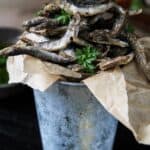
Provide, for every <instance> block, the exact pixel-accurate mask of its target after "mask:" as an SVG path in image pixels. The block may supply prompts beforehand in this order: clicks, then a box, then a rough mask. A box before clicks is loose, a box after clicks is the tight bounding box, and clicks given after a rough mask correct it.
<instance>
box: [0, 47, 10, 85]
mask: <svg viewBox="0 0 150 150" xmlns="http://www.w3.org/2000/svg"><path fill="white" fill-rule="evenodd" d="M7 46H8V44H0V50H1V49H3V48H5V47H7ZM6 60H7V59H6V57H3V56H0V84H3V83H7V82H8V72H7V70H6Z"/></svg>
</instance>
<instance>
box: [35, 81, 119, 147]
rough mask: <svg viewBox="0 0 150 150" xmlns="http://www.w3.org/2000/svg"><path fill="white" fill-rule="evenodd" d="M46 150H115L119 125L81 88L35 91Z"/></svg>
mask: <svg viewBox="0 0 150 150" xmlns="http://www.w3.org/2000/svg"><path fill="white" fill-rule="evenodd" d="M34 95H35V103H36V110H37V115H38V121H39V127H40V132H41V137H42V143H43V150H112V146H113V143H114V138H115V134H116V127H117V121H116V120H115V119H114V118H113V117H112V116H111V115H110V114H109V113H108V112H106V110H105V109H104V108H103V106H102V105H101V104H100V103H99V102H98V101H97V100H96V98H95V97H94V96H93V95H92V94H91V92H90V91H89V90H88V88H87V87H85V86H84V85H82V84H75V85H74V84H65V83H56V84H54V85H53V86H51V87H50V88H49V89H48V90H47V91H46V92H40V91H37V90H35V91H34Z"/></svg>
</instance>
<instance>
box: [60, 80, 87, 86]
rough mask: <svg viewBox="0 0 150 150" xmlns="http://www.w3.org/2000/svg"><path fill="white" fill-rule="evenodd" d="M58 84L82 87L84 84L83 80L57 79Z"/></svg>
mask: <svg viewBox="0 0 150 150" xmlns="http://www.w3.org/2000/svg"><path fill="white" fill-rule="evenodd" d="M58 83H59V84H61V85H65V86H74V87H78V86H81V87H84V86H85V84H84V83H83V82H67V81H58Z"/></svg>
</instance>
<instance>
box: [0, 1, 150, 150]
mask: <svg viewBox="0 0 150 150" xmlns="http://www.w3.org/2000/svg"><path fill="white" fill-rule="evenodd" d="M43 2H44V0H26V1H24V0H13V1H10V0H0V29H1V31H2V30H4V29H5V32H3V34H2V32H1V31H0V32H1V33H0V36H1V38H0V39H3V38H4V35H5V34H6V33H7V31H8V29H6V27H9V28H11V29H12V28H15V29H22V28H21V23H22V21H23V20H26V19H28V18H31V17H33V16H34V14H35V12H37V11H38V10H39V8H40V6H41V4H42V3H43ZM117 2H118V3H119V4H120V5H122V6H124V7H126V8H128V7H129V4H132V7H134V8H139V7H143V9H144V12H143V14H141V15H140V16H137V17H132V18H131V23H132V24H133V25H134V26H135V27H134V28H135V30H136V32H137V33H138V34H139V35H140V36H143V35H146V36H148V35H150V26H149V25H150V8H149V6H150V0H145V1H141V0H134V2H133V1H132V2H131V1H130V0H117ZM4 27H5V28H4ZM13 31H14V29H13ZM18 34H19V33H18ZM16 36H17V35H16ZM127 149H133V150H150V146H145V145H141V144H138V143H137V142H136V141H135V138H134V137H133V135H132V133H131V132H130V131H129V130H128V129H127V128H125V127H124V126H122V125H121V124H120V123H119V125H118V130H117V135H116V139H115V144H114V150H127ZM0 150H42V146H41V139H40V134H39V128H38V122H37V116H36V111H35V105H34V97H33V91H32V89H30V88H29V87H27V86H23V85H20V84H17V85H14V86H12V87H10V86H7V85H5V86H0Z"/></svg>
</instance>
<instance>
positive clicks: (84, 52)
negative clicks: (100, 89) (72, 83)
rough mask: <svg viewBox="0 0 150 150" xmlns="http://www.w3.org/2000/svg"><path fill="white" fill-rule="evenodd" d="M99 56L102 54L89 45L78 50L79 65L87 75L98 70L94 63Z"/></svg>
mask: <svg viewBox="0 0 150 150" xmlns="http://www.w3.org/2000/svg"><path fill="white" fill-rule="evenodd" d="M99 56H100V52H99V51H98V50H97V49H96V48H94V47H91V46H89V45H88V46H86V47H83V48H82V49H77V50H76V58H77V63H78V64H80V65H81V66H82V67H83V71H85V72H87V73H94V71H95V69H96V67H95V65H94V62H95V61H96V59H97V57H99Z"/></svg>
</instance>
